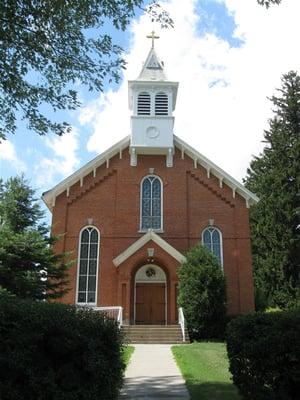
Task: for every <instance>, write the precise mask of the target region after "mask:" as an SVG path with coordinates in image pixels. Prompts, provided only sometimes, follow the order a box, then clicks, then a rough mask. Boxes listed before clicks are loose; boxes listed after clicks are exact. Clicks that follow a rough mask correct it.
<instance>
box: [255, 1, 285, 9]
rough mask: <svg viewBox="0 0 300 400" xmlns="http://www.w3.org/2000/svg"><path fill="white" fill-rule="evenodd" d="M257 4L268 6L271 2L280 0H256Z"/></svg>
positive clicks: (276, 2)
mask: <svg viewBox="0 0 300 400" xmlns="http://www.w3.org/2000/svg"><path fill="white" fill-rule="evenodd" d="M257 2H258V4H260V5H261V6H265V7H266V8H269V7H270V5H272V4H280V3H281V0H257Z"/></svg>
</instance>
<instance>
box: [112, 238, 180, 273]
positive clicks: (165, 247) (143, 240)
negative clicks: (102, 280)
mask: <svg viewBox="0 0 300 400" xmlns="http://www.w3.org/2000/svg"><path fill="white" fill-rule="evenodd" d="M150 240H152V241H153V242H154V243H156V244H157V245H158V246H159V247H161V248H162V249H163V250H165V252H166V253H168V254H170V255H171V256H172V257H173V258H175V260H177V261H178V262H179V263H182V262H184V261H185V260H186V258H185V256H184V255H183V254H181V253H180V252H179V251H178V250H176V249H175V248H174V247H173V246H171V245H170V244H169V243H168V242H166V241H165V240H164V239H163V238H161V237H160V236H159V235H157V234H156V233H155V232H153V231H151V230H149V231H148V232H147V233H145V235H144V236H142V237H141V238H139V239H138V240H137V241H135V242H134V243H132V245H130V246H129V247H127V249H126V250H125V251H123V252H122V253H121V254H119V255H118V256H117V257H116V258H114V259H113V263H114V265H115V266H116V267H118V266H119V265H120V264H122V263H123V262H124V261H125V260H127V259H128V258H129V257H130V256H132V255H133V254H134V253H136V252H137V251H138V250H139V249H140V248H141V247H143V246H144V245H145V244H146V243H148V242H149V241H150Z"/></svg>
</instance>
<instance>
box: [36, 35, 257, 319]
mask: <svg viewBox="0 0 300 400" xmlns="http://www.w3.org/2000/svg"><path fill="white" fill-rule="evenodd" d="M177 90H178V83H177V82H171V81H168V80H167V78H166V75H165V72H164V65H163V63H162V62H161V61H160V59H159V57H158V56H157V54H156V51H155V49H154V45H153V40H152V48H151V50H150V52H149V55H148V57H147V60H146V62H145V63H144V66H143V69H142V71H141V73H140V76H139V77H138V79H136V80H134V81H129V107H130V109H131V111H132V116H131V134H130V135H129V136H128V137H125V138H124V139H123V140H122V141H120V142H118V143H116V144H115V145H114V146H112V147H111V148H110V149H108V150H107V151H105V152H104V153H103V154H100V155H99V156H97V157H96V158H95V159H94V160H92V161H90V162H89V163H87V164H86V165H85V166H83V167H82V168H80V169H79V170H78V171H76V172H75V173H74V174H72V175H71V176H70V177H68V178H66V179H65V180H63V181H62V182H60V183H59V184H58V185H56V186H55V187H54V188H53V189H51V190H49V191H48V192H46V193H44V194H43V200H44V201H45V203H46V204H47V206H48V208H49V209H50V210H51V212H52V233H53V234H54V235H62V236H61V238H60V240H59V241H58V242H57V243H56V246H55V251H57V252H71V259H73V260H75V262H74V264H73V266H72V267H71V269H70V290H69V292H68V293H67V294H66V295H65V297H64V298H63V299H62V300H61V301H63V302H65V303H69V304H76V305H83V306H86V305H87V306H91V307H97V306H107V307H110V306H121V307H123V319H124V322H125V323H127V324H162V325H163V324H175V323H177V322H178V308H177V296H178V277H177V269H178V268H179V267H180V265H181V263H182V262H183V261H184V260H185V256H184V254H185V252H186V251H187V250H188V249H190V248H191V247H192V246H194V245H195V244H197V243H199V242H202V243H203V244H204V245H205V246H206V247H208V248H209V250H210V251H212V252H213V253H214V254H215V255H216V256H217V257H218V259H219V261H220V268H221V269H222V270H223V272H224V275H225V278H226V285H227V303H228V313H229V314H244V313H248V312H250V311H252V310H253V309H254V300H253V278H252V259H251V244H250V230H249V215H248V212H249V207H250V206H251V204H253V203H255V202H257V201H258V199H257V197H256V196H255V195H254V194H253V193H251V192H249V191H248V190H247V189H246V188H244V187H243V185H241V184H240V183H239V182H237V181H236V180H235V179H234V178H232V177H231V176H229V175H228V174H227V173H226V172H225V171H223V170H221V169H220V168H219V167H218V166H216V165H215V164H214V163H212V162H211V161H210V160H208V159H207V158H206V157H205V156H203V155H202V154H200V153H199V152H197V151H196V150H195V149H193V148H192V147H191V146H189V145H188V144H187V143H185V142H184V141H182V140H181V139H180V138H179V137H177V136H175V135H174V133H173V126H174V117H173V115H172V113H173V111H174V109H175V106H176V97H177Z"/></svg>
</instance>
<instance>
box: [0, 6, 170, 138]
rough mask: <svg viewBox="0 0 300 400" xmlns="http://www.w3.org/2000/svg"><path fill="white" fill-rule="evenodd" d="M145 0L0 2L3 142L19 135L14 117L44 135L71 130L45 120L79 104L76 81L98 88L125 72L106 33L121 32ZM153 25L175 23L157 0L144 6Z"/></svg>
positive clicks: (118, 50)
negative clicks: (43, 109)
mask: <svg viewBox="0 0 300 400" xmlns="http://www.w3.org/2000/svg"><path fill="white" fill-rule="evenodd" d="M143 3H144V1H143V0H128V1H121V0H110V1H106V0H95V1H93V0H89V1H86V0H76V1H73V0H72V1H61V0H56V1H53V0H35V1H26V0H21V1H17V0H9V1H8V0H5V1H2V2H1V3H0V38H1V40H0V71H1V76H0V139H1V138H5V136H6V135H7V133H14V132H15V131H16V115H17V113H18V114H19V115H21V116H22V117H23V119H25V120H26V121H27V123H28V127H29V129H32V130H34V131H36V132H37V133H39V134H40V135H44V134H46V133H48V132H54V133H56V134H57V135H62V134H63V133H64V132H66V131H69V130H70V126H69V125H68V124H67V123H65V122H63V123H57V122H53V121H51V120H49V118H47V117H46V116H45V115H44V114H43V113H42V112H41V106H45V105H46V104H47V105H48V106H50V107H51V108H52V109H53V110H54V111H56V110H62V109H69V110H70V109H75V108H77V107H78V106H79V101H78V97H77V92H76V90H74V88H76V86H78V83H81V84H83V85H85V86H87V87H88V89H89V90H97V91H99V90H100V91H101V90H103V84H104V81H105V80H106V79H109V80H110V81H111V80H114V81H116V82H118V81H119V79H120V72H121V70H122V68H125V61H124V59H123V58H122V49H121V47H120V46H118V45H117V44H115V43H114V42H113V40H112V37H111V36H110V35H109V34H107V33H106V32H108V31H109V30H112V29H118V30H122V31H124V30H125V29H126V27H127V26H128V25H129V23H130V21H131V20H132V18H133V17H134V16H135V15H136V12H137V11H138V10H140V9H141V8H142V6H143ZM147 11H148V13H149V15H150V17H151V19H152V20H155V21H159V22H160V23H161V25H162V26H163V27H165V26H168V25H172V20H171V19H170V17H169V15H168V14H167V13H166V12H165V11H164V10H162V9H161V8H160V6H159V5H158V4H157V2H156V1H154V2H153V3H151V4H150V5H149V6H148V7H147Z"/></svg>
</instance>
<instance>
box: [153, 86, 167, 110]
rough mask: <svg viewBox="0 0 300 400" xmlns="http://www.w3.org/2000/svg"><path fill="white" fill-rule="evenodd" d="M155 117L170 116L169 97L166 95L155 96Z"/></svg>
mask: <svg viewBox="0 0 300 400" xmlns="http://www.w3.org/2000/svg"><path fill="white" fill-rule="evenodd" d="M155 115H168V96H167V95H166V94H165V93H162V92H160V93H157V94H156V96H155Z"/></svg>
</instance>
